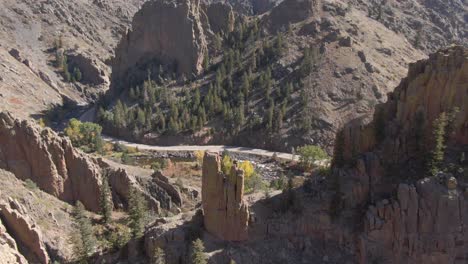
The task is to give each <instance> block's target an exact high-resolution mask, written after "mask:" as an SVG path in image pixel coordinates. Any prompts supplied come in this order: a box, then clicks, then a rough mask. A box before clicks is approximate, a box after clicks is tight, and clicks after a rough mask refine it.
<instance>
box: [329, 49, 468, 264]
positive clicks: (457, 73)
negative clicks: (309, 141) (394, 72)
mask: <svg viewBox="0 0 468 264" xmlns="http://www.w3.org/2000/svg"><path fill="white" fill-rule="evenodd" d="M467 55H468V53H467V50H466V48H463V47H461V46H454V47H450V48H447V49H442V50H440V51H439V52H437V53H435V54H433V55H431V56H430V57H429V59H427V60H422V61H419V62H417V63H415V64H413V65H411V66H410V70H409V74H408V77H407V78H405V79H404V80H403V81H402V82H401V84H400V85H399V86H398V87H397V88H396V89H395V91H394V92H393V93H391V94H390V95H389V101H388V102H387V103H385V104H382V105H380V106H378V107H377V110H376V114H375V116H374V121H373V122H371V123H370V124H368V125H363V124H362V123H361V124H360V123H359V122H357V123H356V122H354V123H352V124H350V125H348V126H346V127H345V128H344V129H343V131H342V135H341V136H340V137H343V147H342V149H343V150H344V157H342V158H344V162H341V161H339V160H340V159H336V158H335V175H337V177H338V179H339V183H340V185H339V186H340V189H339V192H341V194H340V196H341V200H342V202H343V204H342V206H343V208H345V209H348V210H349V209H351V208H354V209H352V210H357V208H360V207H362V206H363V205H365V204H366V203H370V204H372V206H370V207H369V208H368V209H367V213H366V216H365V218H364V219H365V229H364V232H363V234H362V235H361V236H360V250H359V251H360V258H361V263H365V262H364V261H365V260H366V259H369V258H371V257H376V256H377V255H378V256H379V257H381V258H384V259H388V261H391V262H398V263H444V262H448V263H463V261H464V260H466V252H465V251H466V250H464V249H465V248H466V244H467V243H468V240H467V235H466V234H467V231H466V230H465V226H466V225H467V222H466V221H467V219H468V218H467V216H466V212H467V207H466V198H467V196H466V195H467V190H466V186H465V187H464V185H465V184H466V183H465V182H464V176H463V174H461V175H460V174H459V172H451V173H455V174H450V173H449V174H444V173H439V174H438V175H437V176H434V177H427V178H426V176H427V175H428V173H427V172H426V171H425V170H421V167H419V165H418V164H420V162H422V161H421V159H420V158H421V157H423V156H424V153H428V152H430V151H431V150H432V148H433V146H434V145H433V142H434V139H433V137H432V131H433V123H434V120H435V119H436V118H438V117H439V115H440V114H441V113H442V112H447V113H448V112H450V111H452V110H453V109H454V108H455V107H458V112H456V114H455V115H454V117H453V119H452V121H451V123H450V124H451V125H450V126H451V129H450V131H451V132H449V133H448V134H447V141H446V142H447V147H448V148H447V149H448V152H447V153H448V154H447V157H450V156H452V155H454V156H455V157H457V156H459V155H460V153H463V152H464V151H466V143H467V141H466V140H467V138H466V135H467V131H466V117H467V116H468V112H467V110H466V106H467V101H466V100H467V97H466V91H467V89H468V86H467V83H468V80H467V76H468V66H467V65H468V56H467ZM379 120H380V121H379ZM379 131H384V133H383V134H382V133H379ZM356 153H357V155H356ZM456 159H458V158H455V160H456ZM408 162H409V163H408ZM446 162H448V161H446ZM459 162H460V161H454V163H455V164H457V163H459ZM346 164H351V165H346ZM352 164H355V165H352ZM340 166H343V168H342V169H339V168H337V167H340ZM460 166H464V165H463V163H462V164H460ZM392 168H393V169H392ZM454 176H455V177H454ZM457 178H458V181H457ZM411 179H413V180H412V181H411ZM415 179H416V180H415ZM402 180H406V181H408V180H410V182H412V183H409V184H399V181H402ZM394 192H396V193H397V196H396V197H394V198H385V197H392V193H394ZM345 211H346V210H345ZM389 249H390V250H389Z"/></svg>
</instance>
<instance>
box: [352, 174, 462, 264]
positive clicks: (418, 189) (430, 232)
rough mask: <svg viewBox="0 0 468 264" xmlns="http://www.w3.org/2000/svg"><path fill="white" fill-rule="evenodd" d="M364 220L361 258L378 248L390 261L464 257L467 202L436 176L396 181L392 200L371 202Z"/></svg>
mask: <svg viewBox="0 0 468 264" xmlns="http://www.w3.org/2000/svg"><path fill="white" fill-rule="evenodd" d="M364 220H365V221H364V223H365V224H364V226H365V235H363V236H361V237H360V246H361V248H360V250H361V256H362V257H363V256H367V255H368V253H371V254H372V253H373V252H381V254H382V256H381V257H384V258H385V259H387V260H390V263H463V261H466V253H467V252H466V249H467V245H468V232H467V231H468V230H466V224H467V223H468V203H467V201H466V200H465V199H464V198H463V193H462V192H460V191H459V190H456V189H455V190H449V189H448V188H447V187H445V186H443V185H441V184H440V183H439V182H437V181H436V179H435V178H426V179H423V180H420V181H418V182H417V183H416V186H414V185H407V184H400V185H399V186H398V190H397V197H396V199H395V200H393V201H389V200H386V199H385V200H382V201H380V202H378V203H377V204H376V206H370V207H369V209H368V211H367V213H366V217H365V219H364ZM385 249H386V250H385ZM361 262H362V263H364V261H361Z"/></svg>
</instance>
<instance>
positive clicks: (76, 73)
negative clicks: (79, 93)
mask: <svg viewBox="0 0 468 264" xmlns="http://www.w3.org/2000/svg"><path fill="white" fill-rule="evenodd" d="M73 77H74V78H75V80H76V81H77V82H80V81H81V78H82V77H83V76H82V74H81V71H80V69H79V68H77V67H75V68H74V69H73Z"/></svg>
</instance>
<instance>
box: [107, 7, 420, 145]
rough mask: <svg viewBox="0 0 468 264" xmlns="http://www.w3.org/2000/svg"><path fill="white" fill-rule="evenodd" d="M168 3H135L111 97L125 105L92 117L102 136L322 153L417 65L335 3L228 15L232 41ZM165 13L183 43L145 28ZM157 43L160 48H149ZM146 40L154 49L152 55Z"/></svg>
mask: <svg viewBox="0 0 468 264" xmlns="http://www.w3.org/2000/svg"><path fill="white" fill-rule="evenodd" d="M177 3H179V4H174V5H169V6H168V5H167V4H166V6H165V7H159V5H160V4H154V3H147V4H145V5H144V6H143V9H142V11H140V12H139V15H137V16H136V18H135V20H134V22H133V31H132V32H130V33H129V34H128V35H127V36H125V37H124V38H123V39H122V40H121V44H120V46H121V48H119V49H118V50H117V53H116V60H114V66H113V68H114V69H116V70H115V71H114V73H113V78H112V79H113V83H112V88H111V91H112V93H111V94H112V95H113V98H114V102H115V100H116V99H118V98H121V99H122V100H123V103H124V105H125V106H123V105H122V104H120V103H117V104H111V105H108V106H105V107H106V108H107V109H108V110H109V111H104V110H106V109H102V110H101V111H100V113H99V116H98V118H99V120H100V121H101V122H102V123H103V124H104V125H105V128H106V131H107V133H110V134H113V135H118V136H122V137H126V138H130V139H132V140H137V141H142V142H145V143H155V144H177V143H195V144H204V143H224V144H237V145H246V146H247V145H248V146H256V147H262V148H269V149H276V150H284V151H291V148H292V147H295V146H298V145H302V144H304V143H317V144H320V145H322V146H323V147H326V148H328V149H331V148H332V145H333V138H334V131H336V130H337V129H338V128H339V127H341V126H342V125H343V124H344V123H345V122H347V121H349V120H351V119H353V118H356V117H360V116H367V115H368V114H369V113H371V112H372V109H373V106H374V105H375V104H377V103H379V102H383V101H385V100H386V93H387V92H388V91H389V90H390V89H391V87H394V86H396V84H397V82H398V80H399V79H400V78H402V77H403V76H404V75H405V74H406V67H407V65H408V63H410V62H412V61H415V60H418V59H421V58H422V57H423V56H424V54H423V53H422V52H420V51H418V50H417V49H415V48H413V47H412V45H411V44H410V43H409V42H408V41H407V40H406V39H405V38H404V36H402V35H399V34H396V33H395V32H394V31H391V30H389V29H388V28H386V27H385V26H384V25H383V24H381V23H380V22H378V21H376V20H375V19H372V18H369V17H367V13H366V12H364V11H362V10H361V9H359V8H354V7H352V6H349V5H346V4H345V3H344V2H342V1H297V0H288V1H284V2H282V3H281V4H279V5H278V6H277V7H275V8H274V9H273V10H271V12H268V13H266V14H265V15H264V16H261V17H243V16H238V15H235V16H233V17H232V21H231V23H234V24H235V26H234V30H233V31H231V29H232V28H231V27H225V28H223V30H222V31H218V32H216V30H214V27H213V24H215V23H216V21H218V20H217V19H216V17H213V16H210V15H212V13H210V12H207V11H206V10H207V7H206V6H204V5H200V4H199V3H198V2H197V1H182V0H181V1H178V2H177ZM186 6H190V7H191V8H190V9H188V10H189V12H188V13H187V12H186V11H184V10H186V8H185V7H186ZM167 8H169V9H170V10H172V11H170V12H173V13H184V14H186V15H185V16H184V17H182V18H181V20H183V21H186V22H184V23H182V24H181V25H186V24H187V23H188V24H187V25H192V24H191V23H193V25H197V26H196V27H194V26H191V27H190V28H191V29H190V30H189V31H188V32H187V30H185V29H184V27H182V26H178V24H179V23H170V20H168V21H167V23H169V24H170V25H171V27H169V26H164V27H159V26H158V27H153V26H146V25H148V24H154V23H151V21H153V20H154V19H155V18H156V17H157V16H154V17H153V16H152V14H155V13H157V12H162V10H166V9H167ZM153 9H155V11H154V12H149V10H153ZM145 10H148V11H145ZM227 10H229V9H227ZM164 12H169V11H167V10H166V11H164ZM143 14H145V15H144V16H143ZM226 14H227V15H226V16H225V17H230V15H229V12H228V13H226ZM143 21H146V22H143ZM206 21H208V22H206ZM164 22H165V23H166V21H164ZM158 25H161V23H158ZM198 25H203V27H202V28H200V27H199V26H198ZM166 31H167V32H166ZM170 32H179V33H180V35H177V36H178V37H177V38H175V37H171V34H172V33H170ZM159 35H160V36H167V38H166V37H164V38H160V39H158V38H155V39H154V40H152V39H151V37H149V36H159ZM161 40H164V41H166V40H167V41H169V42H171V41H172V42H174V43H176V44H174V45H170V46H167V45H165V44H164V45H162V43H164V42H162V41H161ZM154 41H156V42H158V43H159V42H160V43H161V44H158V45H151V43H153V42H154ZM184 43H185V44H184ZM184 45H188V46H184ZM174 46H180V50H179V51H178V52H176V51H175V50H174ZM205 46H206V47H207V48H208V53H206V51H205V50H206V48H205ZM193 52H195V53H193ZM179 54H186V55H188V54H194V55H195V57H192V55H190V56H182V57H180V55H179ZM177 56H179V57H180V58H179V57H177ZM122 58H129V59H130V60H131V62H128V61H129V60H128V59H122ZM139 58H140V59H139ZM193 58H195V59H193ZM167 60H173V61H174V62H175V63H176V64H177V65H187V66H184V67H183V69H185V70H183V71H180V70H177V71H175V72H174V71H173V70H171V67H168V65H167V64H165V63H163V64H161V63H160V61H162V62H164V61H167ZM200 62H203V63H202V65H200ZM201 66H203V67H202V68H200V67H201ZM121 69H128V70H127V71H122V70H121ZM176 69H177V68H176ZM190 69H191V70H190ZM187 70H188V71H187ZM135 72H136V73H135ZM199 72H202V74H199V75H196V74H197V73H199ZM137 73H138V74H137ZM192 73H193V74H194V75H193V76H191V74H192ZM121 80H126V81H124V82H122V81H121ZM144 80H146V81H145V82H144V83H143V81H144Z"/></svg>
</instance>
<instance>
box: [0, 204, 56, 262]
mask: <svg viewBox="0 0 468 264" xmlns="http://www.w3.org/2000/svg"><path fill="white" fill-rule="evenodd" d="M21 211H23V212H21ZM24 213H25V212H24V210H22V209H21V206H20V205H19V204H18V203H17V202H16V201H14V200H12V199H10V201H8V202H5V201H3V202H0V218H1V219H2V221H3V223H4V224H5V226H6V228H7V229H8V230H9V233H11V234H12V235H13V237H15V239H16V240H17V241H19V243H20V245H21V246H23V247H25V248H26V249H27V250H28V252H29V254H30V255H31V256H30V259H33V260H34V261H37V262H39V263H41V264H48V263H49V261H50V258H49V255H48V253H47V250H46V247H45V245H44V242H43V239H42V233H41V231H40V229H39V228H37V226H36V225H35V224H34V223H30V220H29V218H28V217H27V216H25V215H24Z"/></svg>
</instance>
